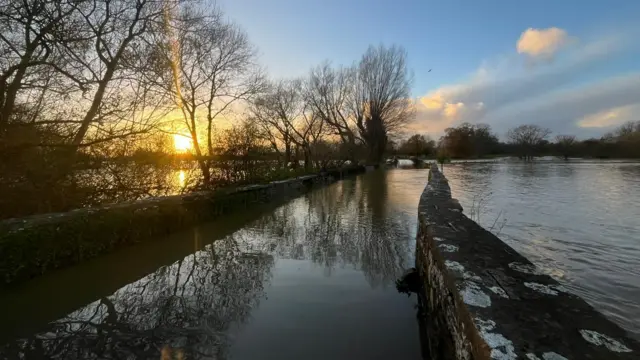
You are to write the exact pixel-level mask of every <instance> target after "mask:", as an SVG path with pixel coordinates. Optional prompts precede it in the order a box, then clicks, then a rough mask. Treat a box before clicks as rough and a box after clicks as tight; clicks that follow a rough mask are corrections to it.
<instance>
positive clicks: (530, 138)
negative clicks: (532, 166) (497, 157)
mask: <svg viewBox="0 0 640 360" xmlns="http://www.w3.org/2000/svg"><path fill="white" fill-rule="evenodd" d="M549 134H551V130H549V129H547V128H543V127H541V126H539V125H520V126H517V127H515V128H512V129H510V130H509V131H508V132H507V139H508V140H509V142H510V143H511V144H513V145H514V146H516V148H517V149H518V153H519V155H520V156H521V157H522V158H524V160H526V161H529V160H533V155H534V154H535V153H536V151H537V149H538V147H539V146H540V145H541V144H542V142H543V141H544V140H545V139H546V138H547V136H549Z"/></svg>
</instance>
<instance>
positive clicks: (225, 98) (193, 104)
mask: <svg viewBox="0 0 640 360" xmlns="http://www.w3.org/2000/svg"><path fill="white" fill-rule="evenodd" d="M165 22H167V23H169V24H168V25H167V26H166V28H167V29H170V31H165V34H164V35H165V39H164V40H165V41H164V42H163V43H161V47H162V52H163V54H164V60H165V64H166V66H164V67H163V69H164V70H163V71H164V73H163V77H162V78H163V79H164V82H163V85H164V90H165V91H168V92H169V93H171V94H172V95H173V96H174V98H175V103H176V106H177V108H178V109H179V112H180V114H181V118H182V120H183V121H184V126H185V127H186V128H187V130H188V132H189V135H190V137H191V140H192V142H193V148H194V152H195V155H196V157H197V160H198V165H199V167H200V169H201V171H202V176H203V180H204V182H205V184H208V183H210V182H211V169H210V167H211V161H212V156H213V155H214V144H213V139H214V136H213V135H214V134H213V128H214V126H213V125H214V121H215V120H216V119H218V118H220V116H221V115H224V114H225V113H226V112H227V111H229V110H230V109H231V108H232V105H233V104H234V103H236V102H240V101H244V100H249V99H251V98H252V97H253V96H254V95H256V94H257V93H259V92H260V91H262V89H263V83H264V81H263V78H262V74H261V71H260V69H259V67H258V66H257V65H256V63H255V50H254V47H253V46H252V45H251V44H250V42H249V39H248V37H247V35H246V33H245V32H244V31H242V30H241V29H240V28H239V27H238V26H236V25H235V24H233V23H231V22H229V21H227V20H225V18H224V16H223V14H222V13H221V12H220V11H219V10H217V9H211V8H203V7H197V6H195V5H194V4H190V3H187V4H185V5H184V6H181V7H180V8H179V9H178V15H177V16H176V18H175V19H165Z"/></svg>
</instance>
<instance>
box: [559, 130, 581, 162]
mask: <svg viewBox="0 0 640 360" xmlns="http://www.w3.org/2000/svg"><path fill="white" fill-rule="evenodd" d="M576 143H577V142H576V137H575V136H574V135H557V136H556V145H557V147H558V151H559V152H560V154H561V155H562V156H563V157H564V159H565V160H567V159H569V156H570V155H572V154H573V153H574V150H575V145H576Z"/></svg>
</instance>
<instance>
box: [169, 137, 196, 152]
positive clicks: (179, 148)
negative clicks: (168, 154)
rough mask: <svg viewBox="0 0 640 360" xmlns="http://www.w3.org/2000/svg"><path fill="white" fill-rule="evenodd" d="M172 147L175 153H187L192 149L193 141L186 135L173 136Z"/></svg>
mask: <svg viewBox="0 0 640 360" xmlns="http://www.w3.org/2000/svg"><path fill="white" fill-rule="evenodd" d="M173 147H174V148H175V149H176V152H188V151H191V149H193V140H191V138H190V137H189V136H187V135H180V134H174V135H173Z"/></svg>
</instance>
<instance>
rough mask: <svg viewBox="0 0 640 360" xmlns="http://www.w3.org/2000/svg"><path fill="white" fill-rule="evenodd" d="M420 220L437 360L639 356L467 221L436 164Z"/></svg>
mask: <svg viewBox="0 0 640 360" xmlns="http://www.w3.org/2000/svg"><path fill="white" fill-rule="evenodd" d="M418 219H419V225H418V236H417V244H416V248H417V249H416V251H417V256H416V268H417V269H418V271H419V273H420V275H421V278H422V279H423V284H422V285H423V286H422V289H421V290H420V293H419V302H420V307H421V312H420V313H421V315H420V316H421V317H423V319H422V320H423V322H424V323H425V324H426V327H427V330H426V331H427V334H428V336H427V339H428V340H427V341H426V342H427V344H424V345H425V346H428V348H429V353H430V355H431V358H432V359H434V360H439V359H505V360H506V359H527V360H563V359H640V345H639V344H638V342H636V341H635V340H632V339H631V338H629V337H628V335H627V334H626V332H625V331H624V330H622V329H621V328H620V327H619V326H617V325H615V324H614V323H612V322H611V321H609V320H608V319H606V318H605V317H604V316H603V315H602V314H600V313H599V312H597V311H596V310H594V309H593V308H592V307H591V306H590V305H588V304H587V303H586V302H585V301H584V300H582V299H581V298H579V297H577V296H575V295H572V294H570V293H569V292H567V291H566V289H565V288H563V287H562V285H560V284H559V283H558V282H557V281H555V280H554V279H552V278H550V277H549V276H547V275H544V274H542V273H541V272H540V271H539V270H538V269H537V268H536V267H535V266H534V265H533V264H532V263H531V262H530V261H529V260H527V259H526V258H524V257H523V256H522V255H520V254H518V253H517V252H516V251H515V250H513V249H512V248H511V247H509V246H508V245H507V244H505V243H504V242H502V241H501V240H500V239H498V238H497V237H496V236H494V235H493V234H492V233H490V232H489V231H487V230H485V229H483V228H482V227H480V226H479V225H478V224H476V223H475V222H474V221H472V220H470V219H469V218H467V217H466V216H465V215H464V214H463V213H462V207H461V206H460V204H459V203H458V202H457V201H456V200H455V199H452V197H451V189H450V187H449V184H448V182H447V179H446V178H445V177H444V176H443V175H442V173H441V172H440V171H439V170H438V168H437V166H435V165H432V167H431V172H430V174H429V183H428V185H427V187H426V189H425V190H424V192H423V194H422V196H421V198H420V205H419V214H418Z"/></svg>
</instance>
